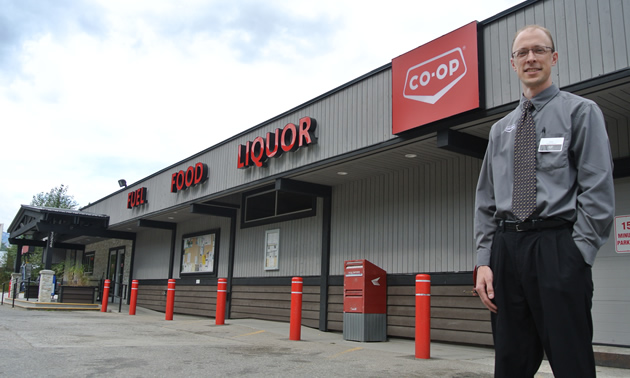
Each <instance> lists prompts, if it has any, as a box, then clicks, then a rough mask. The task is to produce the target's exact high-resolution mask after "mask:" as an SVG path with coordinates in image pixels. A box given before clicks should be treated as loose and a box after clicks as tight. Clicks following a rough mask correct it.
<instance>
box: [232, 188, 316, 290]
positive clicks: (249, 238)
mask: <svg viewBox="0 0 630 378" xmlns="http://www.w3.org/2000/svg"><path fill="white" fill-rule="evenodd" d="M273 229H280V246H279V252H278V270H267V271H266V270H264V251H265V231H266V230H273ZM321 235H322V200H321V199H320V200H318V201H317V215H316V216H313V217H308V218H302V219H298V220H293V221H286V222H280V223H273V224H268V225H264V226H259V227H252V228H245V229H240V230H239V231H238V233H237V237H236V253H235V254H234V259H235V261H234V277H236V278H238V277H286V276H318V275H320V273H321V251H322V236H321Z"/></svg>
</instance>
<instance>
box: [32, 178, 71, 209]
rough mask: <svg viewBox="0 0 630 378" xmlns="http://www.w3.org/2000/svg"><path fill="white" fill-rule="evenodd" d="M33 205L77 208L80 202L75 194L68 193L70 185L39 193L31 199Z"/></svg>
mask: <svg viewBox="0 0 630 378" xmlns="http://www.w3.org/2000/svg"><path fill="white" fill-rule="evenodd" d="M31 205H33V206H41V207H56V208H59V209H76V208H77V207H79V204H78V203H77V202H76V201H75V200H74V196H71V195H69V194H68V187H67V186H64V185H63V184H61V186H58V187H55V188H52V189H50V191H49V192H48V193H44V192H41V193H38V194H36V195H34V196H33V200H32V201H31Z"/></svg>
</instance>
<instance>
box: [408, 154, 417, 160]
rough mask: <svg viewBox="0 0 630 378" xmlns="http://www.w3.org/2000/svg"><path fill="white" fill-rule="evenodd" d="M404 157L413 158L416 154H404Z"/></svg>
mask: <svg viewBox="0 0 630 378" xmlns="http://www.w3.org/2000/svg"><path fill="white" fill-rule="evenodd" d="M405 157H406V158H408V159H413V158H415V157H418V155H416V154H405Z"/></svg>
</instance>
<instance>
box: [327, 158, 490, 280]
mask: <svg viewBox="0 0 630 378" xmlns="http://www.w3.org/2000/svg"><path fill="white" fill-rule="evenodd" d="M480 164H481V162H480V161H479V160H478V159H474V158H469V157H454V158H452V159H446V160H442V161H439V162H438V163H436V164H419V165H418V166H417V167H415V168H412V169H403V170H398V171H392V172H391V173H390V174H383V175H378V176H374V177H369V178H365V179H362V180H357V181H353V182H349V183H347V184H344V185H340V186H337V187H335V188H334V189H333V214H332V222H333V223H332V240H331V267H330V274H332V275H341V274H343V262H344V261H346V260H354V259H367V260H370V261H371V262H372V263H374V264H376V265H378V266H380V267H381V268H383V269H385V270H386V271H387V272H388V273H393V274H404V273H419V272H456V271H470V270H471V269H472V267H473V266H474V240H473V236H472V225H473V207H474V191H475V187H476V184H477V177H478V175H479V168H480Z"/></svg>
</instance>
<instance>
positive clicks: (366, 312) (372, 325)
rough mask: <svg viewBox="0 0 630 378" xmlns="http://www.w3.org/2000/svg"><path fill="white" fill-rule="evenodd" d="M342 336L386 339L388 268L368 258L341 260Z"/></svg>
mask: <svg viewBox="0 0 630 378" xmlns="http://www.w3.org/2000/svg"><path fill="white" fill-rule="evenodd" d="M343 336H344V339H345V340H352V341H385V340H387V272H385V271H384V270H383V269H381V268H379V267H378V266H376V265H374V264H372V263H371V262H369V261H367V260H349V261H346V262H344V280H343Z"/></svg>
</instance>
